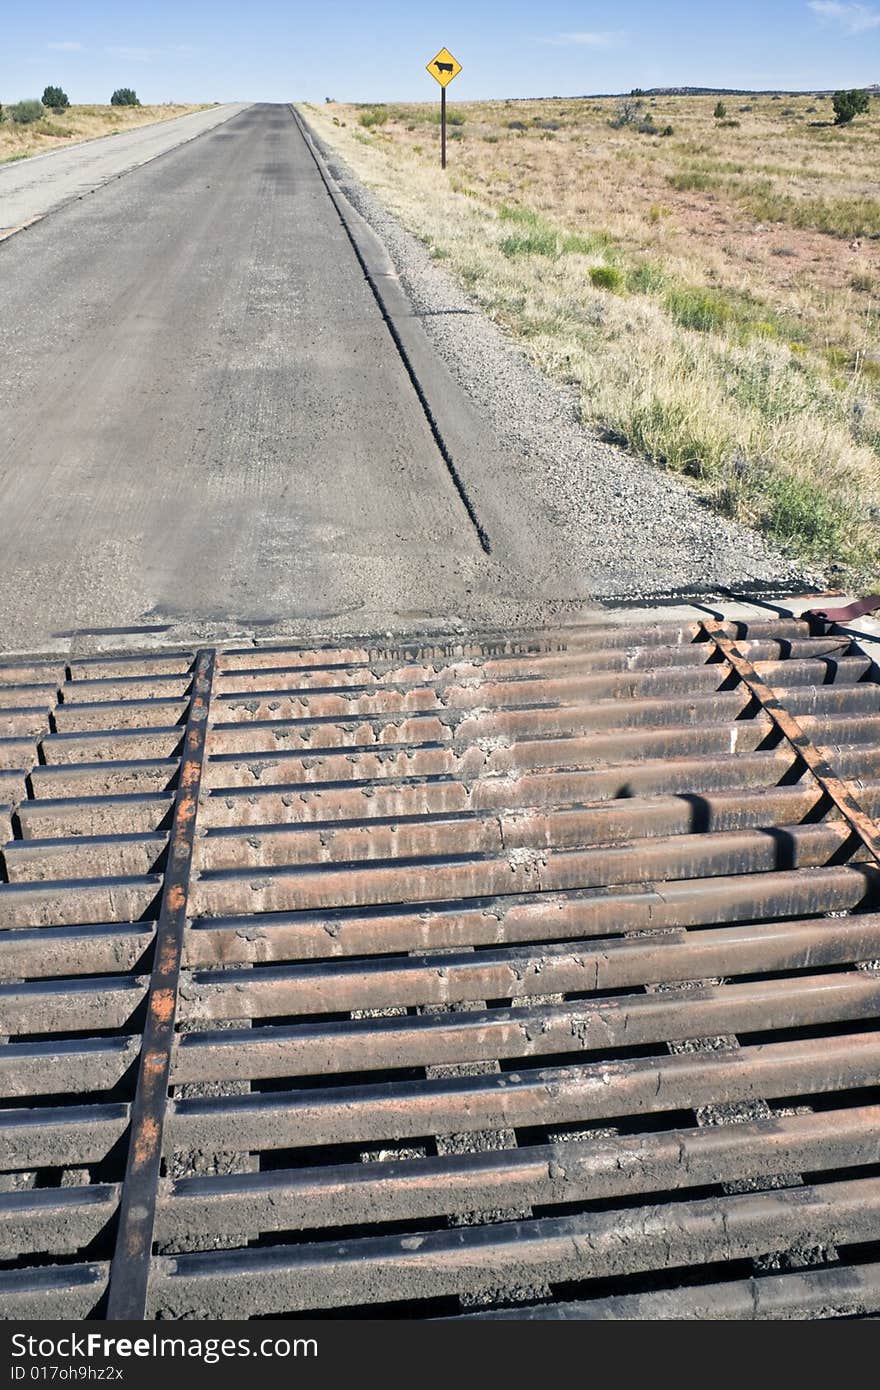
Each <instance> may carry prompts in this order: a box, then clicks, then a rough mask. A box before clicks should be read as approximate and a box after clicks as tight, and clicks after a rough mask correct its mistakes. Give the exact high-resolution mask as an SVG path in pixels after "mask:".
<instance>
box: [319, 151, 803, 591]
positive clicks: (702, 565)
mask: <svg viewBox="0 0 880 1390" xmlns="http://www.w3.org/2000/svg"><path fill="white" fill-rule="evenodd" d="M317 143H318V145H319V147H320V148H321V150H322V152H323V154H324V156H325V158H326V160H327V162H328V165H329V167H330V170H331V172H332V173H333V174H334V176H335V178H336V179H337V181H338V182H339V184H340V185H341V187H342V189H343V191H344V193H345V194H346V196H347V198H348V199H349V201H350V202H351V203H352V204H353V205H354V206H355V207H356V208H357V210H358V211H359V212H360V213H361V215H362V216H363V217H364V218H365V219H366V220H367V222H369V223H370V225H371V226H372V227H373V229H374V230H375V231H376V233H377V234H378V235H379V236H380V237H381V238H382V240H383V241H384V243H385V245H386V246H387V248H388V250H389V252H390V255H391V257H392V259H393V261H394V264H395V267H396V269H397V272H398V274H399V275H400V278H401V280H402V282H403V284H404V286H405V288H406V290H407V293H408V294H409V296H410V298H411V300H412V302H413V306H414V309H415V311H416V313H417V314H419V315H420V316H421V318H422V324H423V326H424V329H425V332H426V333H427V335H428V338H429V340H430V342H431V344H432V345H433V347H434V348H435V350H436V352H437V353H438V355H439V356H440V357H441V358H442V359H443V360H444V361H445V363H446V364H447V366H448V367H449V368H450V370H451V372H452V374H453V376H454V377H455V379H456V381H457V382H458V384H459V385H460V386H461V387H462V389H463V390H464V391H465V393H466V394H467V395H468V396H469V397H470V399H471V400H472V401H473V402H474V404H475V405H476V406H477V408H478V409H479V410H480V412H481V413H482V414H483V415H484V416H485V417H487V418H488V419H489V420H491V423H492V427H493V429H494V431H495V434H496V437H497V440H498V442H499V443H500V444H501V445H502V446H503V447H504V448H506V449H509V450H511V451H513V452H515V453H517V454H519V455H520V456H522V457H524V460H525V462H526V466H528V467H529V468H530V469H531V470H533V471H534V476H535V485H536V488H537V489H539V491H540V505H541V506H542V508H545V509H548V510H549V512H550V515H551V517H552V519H553V520H554V522H555V524H556V526H557V527H558V529H559V531H560V532H561V533H562V535H563V536H564V549H565V551H566V552H567V554H568V556H569V557H570V559H571V563H572V566H573V567H574V568H577V569H578V570H579V571H580V573H581V575H582V576H583V578H584V579H585V581H586V585H587V587H588V589H589V592H590V593H591V594H592V595H593V596H594V597H596V598H598V599H604V600H608V599H615V598H621V599H630V598H640V597H651V596H656V595H660V594H677V593H681V592H684V593H690V592H707V591H709V590H713V589H714V590H717V589H719V588H721V589H724V588H730V589H733V590H742V589H747V588H749V587H750V586H755V585H757V586H767V587H768V588H772V587H773V586H774V585H778V586H780V587H785V586H789V585H792V584H794V585H795V586H799V585H800V584H801V583H802V582H803V583H804V584H805V585H816V584H821V583H822V582H823V581H822V577H821V576H820V575H817V574H812V575H810V574H809V573H805V571H804V569H803V567H798V566H797V565H795V564H794V563H793V562H792V561H790V560H789V559H787V558H786V557H785V556H784V555H782V554H781V553H780V552H779V551H778V550H777V549H775V548H774V547H773V546H772V545H770V544H768V543H767V542H766V541H764V540H763V538H762V537H761V536H759V535H757V534H756V533H755V532H753V531H750V530H748V529H747V528H745V527H743V526H739V525H736V524H734V523H731V522H729V521H725V520H724V519H722V518H720V517H719V516H717V515H716V514H714V513H713V512H712V511H711V510H710V509H709V508H708V507H707V506H706V504H705V502H704V501H703V500H702V499H701V498H700V497H699V495H698V494H697V493H696V492H695V491H694V489H692V488H691V487H690V486H689V485H688V483H687V482H686V481H685V480H684V479H682V478H681V477H679V476H678V475H674V474H670V473H666V472H664V471H663V470H662V469H660V468H657V467H656V466H654V465H651V464H648V463H646V462H644V461H642V460H640V459H638V458H635V457H633V456H632V455H630V454H628V453H627V452H626V451H624V450H623V449H620V448H618V447H616V446H614V445H611V444H607V443H605V442H604V441H603V440H601V439H600V438H599V437H598V435H597V433H596V431H595V430H594V429H593V428H591V427H590V426H588V425H585V424H584V423H583V421H582V419H581V415H580V408H579V401H578V393H577V391H576V389H575V388H564V387H560V386H557V385H556V384H555V383H552V382H550V381H548V380H546V379H545V378H544V377H542V376H541V375H540V373H539V372H538V371H537V370H536V369H535V368H534V367H533V366H532V365H531V363H529V362H528V361H527V359H526V358H525V356H524V354H523V353H522V352H521V351H520V350H519V349H518V348H517V347H516V346H515V345H514V344H513V343H512V342H511V341H510V340H509V339H508V338H507V337H505V335H504V333H503V332H502V331H501V329H499V328H498V327H497V326H496V325H495V324H494V323H493V322H492V321H491V320H490V319H488V318H487V317H486V315H485V314H483V313H482V312H481V311H480V310H479V309H478V308H476V307H475V305H474V303H473V302H472V301H471V300H470V299H469V298H468V296H467V294H466V292H465V291H464V290H463V289H462V288H461V286H459V285H458V284H457V283H456V282H455V281H454V280H453V279H452V277H451V276H450V275H449V274H448V272H447V271H445V270H444V269H443V268H442V266H440V265H439V264H438V263H437V262H436V261H434V260H433V259H432V258H431V256H430V254H429V253H428V251H427V249H426V248H425V246H424V245H423V244H422V243H421V242H420V241H419V240H418V239H417V238H416V237H415V236H413V235H411V234H410V233H409V232H407V231H406V230H405V229H404V228H403V227H402V226H401V224H400V222H399V221H398V220H397V219H396V218H395V217H394V216H393V215H392V214H391V213H390V212H389V211H388V209H387V208H386V207H385V206H384V205H383V204H382V203H381V202H380V201H379V199H378V198H377V197H376V196H375V195H374V194H373V193H372V192H371V191H370V190H369V189H367V188H365V187H364V185H363V184H362V183H361V182H360V181H359V180H358V178H357V177H356V175H355V174H354V172H353V171H352V169H351V167H350V166H349V165H348V164H347V163H346V162H345V161H344V160H343V159H342V158H341V157H340V156H339V155H338V154H337V153H336V152H335V151H334V150H331V149H330V148H328V146H327V145H326V143H324V142H322V141H321V140H317ZM537 502H538V498H536V503H537Z"/></svg>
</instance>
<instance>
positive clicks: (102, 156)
mask: <svg viewBox="0 0 880 1390" xmlns="http://www.w3.org/2000/svg"><path fill="white" fill-rule="evenodd" d="M246 110H247V103H238V102H226V103H224V104H223V105H222V106H214V107H211V108H210V109H209V110H207V111H195V112H193V113H192V114H191V115H188V116H177V117H175V118H174V119H173V120H170V121H159V122H157V123H156V124H154V125H147V126H138V127H137V128H136V129H135V130H127V131H123V132H121V133H120V134H118V135H104V136H102V137H100V138H99V139H97V140H86V141H83V142H82V143H80V144H77V145H71V146H68V147H67V148H65V149H60V150H50V151H49V152H48V153H46V154H38V155H33V156H32V157H31V158H30V159H22V160H19V161H16V162H15V163H13V164H7V165H6V166H5V167H0V238H2V236H3V234H4V233H7V234H8V233H9V232H10V231H11V230H13V229H15V228H18V227H21V226H22V224H24V223H28V222H30V221H33V220H34V219H35V218H38V217H45V215H46V213H48V212H53V211H54V210H55V209H56V208H58V207H61V206H62V205H63V204H64V203H67V202H70V201H71V200H72V199H74V198H82V197H84V196H85V195H86V194H87V193H93V192H94V191H95V189H97V188H100V187H101V186H102V185H103V184H105V183H108V182H109V181H110V180H111V179H115V178H120V177H121V175H123V174H128V173H130V172H131V170H132V169H139V168H140V167H141V165H143V164H147V163H149V161H150V160H151V159H156V158H157V156H158V155H161V154H166V153H167V152H168V151H169V150H173V149H176V148H177V147H178V145H184V144H186V142H187V141H188V140H194V139H195V138H196V137H197V136H199V135H204V133H205V132H206V131H208V130H214V129H215V127H216V126H218V125H222V124H223V122H224V121H228V120H229V119H230V117H232V116H237V115H238V114H239V112H241V111H246Z"/></svg>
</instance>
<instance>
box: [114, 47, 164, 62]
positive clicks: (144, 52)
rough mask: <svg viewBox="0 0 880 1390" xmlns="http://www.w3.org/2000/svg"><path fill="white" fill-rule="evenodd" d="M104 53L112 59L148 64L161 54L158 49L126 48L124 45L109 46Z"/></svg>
mask: <svg viewBox="0 0 880 1390" xmlns="http://www.w3.org/2000/svg"><path fill="white" fill-rule="evenodd" d="M106 51H107V52H108V53H109V54H110V55H111V57H113V58H125V59H127V60H128V61H129V62H132V63H149V61H150V59H151V58H155V57H157V56H158V54H159V53H160V52H161V49H159V48H127V47H125V46H124V45H116V44H109V45H108V46H107V49H106Z"/></svg>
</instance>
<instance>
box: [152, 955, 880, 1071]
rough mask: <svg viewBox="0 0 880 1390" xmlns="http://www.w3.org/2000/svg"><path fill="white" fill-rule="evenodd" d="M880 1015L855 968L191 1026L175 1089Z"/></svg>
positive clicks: (878, 994)
mask: <svg viewBox="0 0 880 1390" xmlns="http://www.w3.org/2000/svg"><path fill="white" fill-rule="evenodd" d="M437 968H438V969H442V965H438V967H437ZM239 1007H240V1008H241V1014H240V1015H239V1017H240V1018H246V1017H247V1015H246V1012H245V1011H246V1008H247V1004H246V1002H243V1003H242V1004H241V1005H240V1006H239ZM235 1009H236V1001H235V994H234V992H233V991H232V990H231V991H230V995H229V1011H228V1013H227V1019H228V1020H230V1021H234V1020H235V1018H236V1014H235ZM878 1014H880V975H875V974H874V973H873V972H863V971H859V970H851V971H847V972H844V973H835V974H830V975H796V976H793V977H790V978H785V979H782V980H757V981H754V982H749V983H745V984H731V985H703V986H700V987H697V988H694V989H690V990H687V991H677V990H673V991H668V992H667V991H662V992H656V993H651V994H627V995H624V996H612V997H610V998H598V999H589V1000H577V1001H572V1002H567V1003H562V1004H541V1005H538V1004H532V1003H529V1004H528V1005H527V1006H526V1005H525V1004H524V1005H523V1006H522V1007H515V1008H510V1009H474V1010H466V1011H462V1012H454V1013H430V1014H423V1015H421V1016H418V1017H415V1018H405V1019H403V1018H366V1019H354V1020H352V1021H350V1022H346V1023H326V1024H325V1023H300V1024H296V1025H291V1026H283V1027H273V1026H264V1027H250V1028H224V1029H222V1030H221V1031H218V1032H197V1033H186V1034H184V1035H183V1036H182V1037H181V1038H180V1039H179V1041H178V1045H177V1050H176V1052H175V1055H174V1060H173V1063H172V1069H171V1074H172V1077H173V1080H174V1083H175V1085H184V1084H186V1083H199V1082H208V1081H229V1080H247V1081H254V1080H267V1079H271V1078H285V1077H292V1076H317V1075H325V1076H326V1075H333V1074H336V1073H340V1072H341V1073H346V1072H355V1071H360V1072H365V1073H366V1072H368V1071H386V1070H394V1069H397V1068H405V1067H424V1066H449V1065H455V1064H458V1063H461V1062H484V1061H492V1060H495V1059H498V1058H506V1059H517V1058H532V1057H542V1056H544V1057H546V1056H551V1057H552V1056H556V1055H563V1054H566V1053H568V1054H571V1055H572V1056H577V1055H578V1054H582V1053H587V1052H609V1051H614V1050H616V1049H618V1048H631V1047H642V1046H646V1045H648V1044H652V1045H659V1044H662V1043H664V1042H668V1041H671V1040H675V1041H679V1040H683V1039H686V1038H703V1037H716V1036H720V1035H725V1034H728V1033H756V1032H763V1031H765V1030H768V1029H771V1028H774V1029H784V1028H798V1027H805V1026H807V1025H810V1026H816V1025H818V1024H825V1023H844V1022H848V1021H851V1020H870V1019H872V1018H875V1017H876V1016H877V1015H878Z"/></svg>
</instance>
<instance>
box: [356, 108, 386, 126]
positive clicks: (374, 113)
mask: <svg viewBox="0 0 880 1390" xmlns="http://www.w3.org/2000/svg"><path fill="white" fill-rule="evenodd" d="M387 120H388V112H387V111H386V110H385V107H384V106H371V107H369V108H368V110H366V111H362V112H361V114H360V115H359V116H358V123H359V124H360V125H362V126H364V127H365V128H366V129H367V130H370V129H372V127H373V126H377V125H384V124H385V122H386V121H387Z"/></svg>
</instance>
